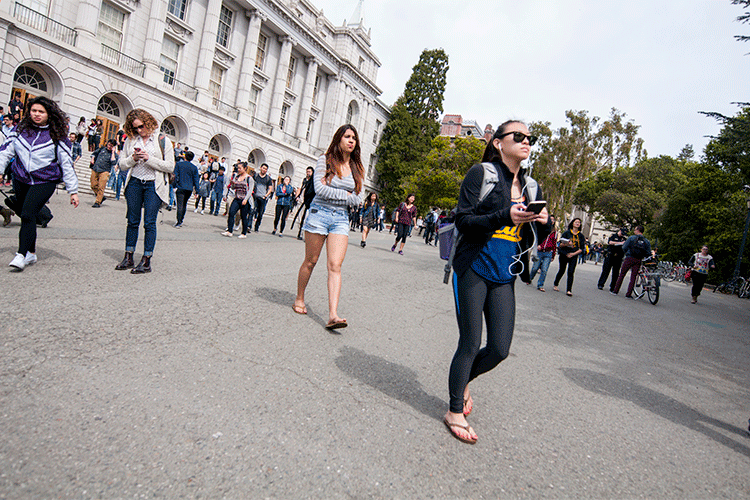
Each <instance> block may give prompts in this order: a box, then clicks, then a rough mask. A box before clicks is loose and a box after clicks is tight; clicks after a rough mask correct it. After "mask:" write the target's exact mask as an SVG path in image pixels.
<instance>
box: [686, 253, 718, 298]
mask: <svg viewBox="0 0 750 500" xmlns="http://www.w3.org/2000/svg"><path fill="white" fill-rule="evenodd" d="M688 267H689V268H690V269H691V270H692V272H691V273H690V277H691V279H692V280H693V290H692V292H691V295H692V296H693V300H692V301H691V303H692V304H695V303H697V302H698V295H700V294H701V290H703V285H704V284H705V283H706V278H708V271H710V270H711V269H716V264H714V258H713V257H711V256H710V255H709V254H708V246H707V245H703V248H701V251H700V252H698V253H696V254H694V255H693V256H692V257H690V260H689V261H688Z"/></svg>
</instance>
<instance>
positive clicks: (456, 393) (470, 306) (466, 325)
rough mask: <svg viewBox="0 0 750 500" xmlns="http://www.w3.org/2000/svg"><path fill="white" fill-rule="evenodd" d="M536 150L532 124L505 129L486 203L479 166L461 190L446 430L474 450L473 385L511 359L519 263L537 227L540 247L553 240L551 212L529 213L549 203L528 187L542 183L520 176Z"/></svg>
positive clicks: (491, 148)
mask: <svg viewBox="0 0 750 500" xmlns="http://www.w3.org/2000/svg"><path fill="white" fill-rule="evenodd" d="M535 142H536V137H534V136H531V135H529V130H528V128H527V127H526V125H525V124H523V123H521V122H518V121H508V122H505V123H503V124H502V125H500V127H498V129H497V131H496V132H495V134H494V135H493V137H492V140H491V141H490V143H489V144H488V145H487V148H486V149H485V151H484V156H483V157H482V161H483V162H491V163H492V165H493V167H494V169H495V171H496V173H497V178H498V181H497V183H496V184H495V186H494V187H493V188H492V189H491V191H490V192H489V193H487V195H486V197H485V198H484V199H483V201H481V202H480V200H479V195H480V191H481V190H482V185H483V184H484V171H485V168H484V166H483V165H479V164H478V165H474V166H473V167H472V168H471V169H469V171H468V173H467V174H466V177H465V178H464V180H463V182H462V183H461V190H460V193H459V199H458V206H457V209H456V227H457V228H458V231H459V233H460V235H461V239H460V240H459V243H458V246H457V248H456V252H455V257H454V260H453V266H454V270H455V273H454V276H453V292H454V299H455V304H456V318H457V320H458V332H459V341H458V347H457V349H456V353H455V355H454V356H453V361H452V362H451V366H450V374H449V377H448V388H449V393H450V409H449V411H448V413H446V414H445V417H444V419H443V422H444V424H445V425H446V426H447V427H448V431H449V432H450V433H451V434H452V435H453V436H454V437H455V438H456V439H459V440H461V441H463V442H465V443H469V444H474V443H476V441H477V439H478V438H477V434H476V433H475V432H474V429H472V428H471V427H470V426H469V424H468V422H467V421H466V417H467V416H468V415H469V414H471V412H472V410H473V408H474V401H473V399H472V396H471V393H470V391H469V382H471V381H472V380H474V379H475V378H476V377H478V376H479V375H481V374H483V373H486V372H488V371H490V370H492V369H493V368H495V367H496V366H497V365H498V364H499V363H500V362H501V361H503V360H504V359H505V358H507V356H508V353H509V350H510V344H511V340H512V338H513V329H514V323H515V314H516V302H515V291H514V284H515V277H516V275H517V274H518V273H519V272H520V269H519V268H520V266H518V265H516V264H515V263H517V262H518V256H519V252H523V251H526V250H527V249H528V248H529V247H531V246H532V245H534V244H535V241H534V234H533V232H532V231H531V228H530V225H531V224H534V226H535V228H534V229H535V231H536V236H537V238H539V239H540V240H543V239H545V238H546V237H547V233H548V232H549V224H548V221H547V219H548V217H547V210H546V209H543V210H541V212H540V213H539V214H536V213H534V212H532V211H526V210H525V208H526V205H527V204H528V203H529V201H535V200H542V199H543V197H542V193H541V190H539V189H537V190H536V197H535V200H531V199H530V197H531V196H530V193H529V190H528V186H529V185H530V184H531V183H533V184H536V182H535V181H533V179H531V178H530V177H527V176H526V172H525V170H524V169H523V168H521V162H522V161H524V160H526V159H527V158H528V157H529V153H530V151H531V146H533V145H534V143H535ZM483 320H484V321H483ZM483 322H484V323H486V325H487V344H486V346H485V347H484V348H482V349H480V345H481V341H482V324H483Z"/></svg>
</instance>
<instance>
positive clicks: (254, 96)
mask: <svg viewBox="0 0 750 500" xmlns="http://www.w3.org/2000/svg"><path fill="white" fill-rule="evenodd" d="M258 101H260V89H257V88H255V87H250V105H249V106H248V107H249V108H250V116H252V117H255V110H256V109H257V108H258Z"/></svg>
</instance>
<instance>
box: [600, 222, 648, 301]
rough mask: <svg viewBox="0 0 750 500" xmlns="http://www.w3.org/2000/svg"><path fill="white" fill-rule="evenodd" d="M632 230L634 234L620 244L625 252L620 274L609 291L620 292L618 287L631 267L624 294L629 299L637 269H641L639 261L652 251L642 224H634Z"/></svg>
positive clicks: (614, 293) (613, 293) (631, 296)
mask: <svg viewBox="0 0 750 500" xmlns="http://www.w3.org/2000/svg"><path fill="white" fill-rule="evenodd" d="M633 232H634V233H635V234H634V235H633V236H631V237H630V238H628V239H627V240H625V243H623V244H622V250H623V252H625V260H623V261H622V267H621V268H620V276H618V277H617V284H615V289H614V290H612V291H610V292H609V293H611V294H612V295H617V294H618V293H619V292H620V287H621V286H622V282H623V280H624V279H625V275H626V274H628V271H629V270H631V269H632V270H633V272H632V273H630V284H629V285H628V291H627V293H626V294H625V297H627V298H629V299H632V298H633V287H635V278H636V276H638V271H639V270H640V269H641V261H642V260H643V259H644V258H646V257H648V256H650V255H652V253H653V252H652V250H651V243H650V242H649V241H648V240H647V239H646V237H645V236H643V226H641V225H638V226H636V227H635V229H634V230H633Z"/></svg>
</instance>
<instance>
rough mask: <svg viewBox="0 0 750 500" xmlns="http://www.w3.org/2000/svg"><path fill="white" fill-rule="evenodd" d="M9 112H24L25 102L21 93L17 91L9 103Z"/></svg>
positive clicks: (13, 113)
mask: <svg viewBox="0 0 750 500" xmlns="http://www.w3.org/2000/svg"><path fill="white" fill-rule="evenodd" d="M8 113H10V114H11V115H15V114H18V115H19V116H20V115H21V114H23V102H22V101H21V93H20V92H16V94H15V96H14V97H13V99H12V100H11V101H10V102H9V103H8Z"/></svg>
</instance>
